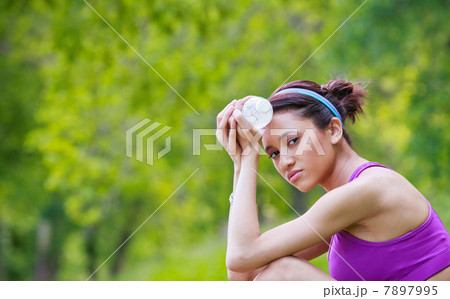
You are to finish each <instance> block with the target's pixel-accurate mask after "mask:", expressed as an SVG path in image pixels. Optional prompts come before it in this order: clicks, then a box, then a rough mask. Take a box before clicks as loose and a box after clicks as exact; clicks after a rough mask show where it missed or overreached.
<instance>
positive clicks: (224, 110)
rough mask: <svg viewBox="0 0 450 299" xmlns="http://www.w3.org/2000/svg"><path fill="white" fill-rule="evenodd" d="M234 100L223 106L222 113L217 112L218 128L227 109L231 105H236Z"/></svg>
mask: <svg viewBox="0 0 450 299" xmlns="http://www.w3.org/2000/svg"><path fill="white" fill-rule="evenodd" d="M236 102H237V101H236V100H233V101H231V102H230V103H228V105H226V106H225V108H223V110H222V111H220V112H219V114H217V119H216V120H217V126H219V124H220V122H221V121H222V118H223V115H224V114H225V112H226V111H227V108H228V107H230V105H231V104H233V103H236Z"/></svg>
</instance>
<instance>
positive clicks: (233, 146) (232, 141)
mask: <svg viewBox="0 0 450 299" xmlns="http://www.w3.org/2000/svg"><path fill="white" fill-rule="evenodd" d="M236 127H237V124H236V120H235V119H234V117H230V134H229V136H228V149H229V153H230V155H236V154H237V139H236Z"/></svg>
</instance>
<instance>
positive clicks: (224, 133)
mask: <svg viewBox="0 0 450 299" xmlns="http://www.w3.org/2000/svg"><path fill="white" fill-rule="evenodd" d="M233 110H234V104H231V105H230V106H228V108H227V110H225V113H224V115H223V117H222V120H221V121H220V123H219V125H218V126H217V131H218V132H217V133H219V135H218V138H219V136H220V139H219V141H220V142H221V143H222V145H223V146H224V147H225V148H226V147H227V145H228V126H227V125H228V119H229V118H230V116H231V114H232V113H233ZM217 133H216V135H217Z"/></svg>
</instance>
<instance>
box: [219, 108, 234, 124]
mask: <svg viewBox="0 0 450 299" xmlns="http://www.w3.org/2000/svg"><path fill="white" fill-rule="evenodd" d="M234 105H235V103H234V102H231V103H230V105H229V106H228V107H227V109H226V110H225V111H224V114H223V115H222V119H221V121H220V123H219V125H218V127H219V128H224V129H225V128H227V124H228V120H229V118H230V116H231V114H232V113H233V111H234Z"/></svg>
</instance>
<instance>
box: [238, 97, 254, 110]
mask: <svg viewBox="0 0 450 299" xmlns="http://www.w3.org/2000/svg"><path fill="white" fill-rule="evenodd" d="M253 97H256V96H253V95H249V96H246V97H244V98H242V99H240V100H239V101H237V103H236V106H235V109H236V110H240V111H242V107H244V104H245V102H247V101H248V100H250V99H251V98H253Z"/></svg>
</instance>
